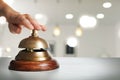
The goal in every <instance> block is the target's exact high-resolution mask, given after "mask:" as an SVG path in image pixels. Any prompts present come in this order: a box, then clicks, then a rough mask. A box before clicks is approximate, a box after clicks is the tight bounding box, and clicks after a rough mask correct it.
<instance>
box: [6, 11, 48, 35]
mask: <svg viewBox="0 0 120 80" xmlns="http://www.w3.org/2000/svg"><path fill="white" fill-rule="evenodd" d="M6 18H7V21H8V26H9V30H10V32H11V33H16V34H19V33H21V30H22V26H24V27H26V28H28V29H30V30H32V29H35V30H42V31H45V30H46V27H45V26H43V25H40V24H39V23H38V22H37V21H36V20H35V19H33V18H32V17H31V16H30V15H28V14H20V13H17V12H14V13H12V14H8V15H7V17H6Z"/></svg>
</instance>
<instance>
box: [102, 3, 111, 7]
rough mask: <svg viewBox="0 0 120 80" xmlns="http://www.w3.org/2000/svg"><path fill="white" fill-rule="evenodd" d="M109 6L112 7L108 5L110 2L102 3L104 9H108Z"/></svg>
mask: <svg viewBox="0 0 120 80" xmlns="http://www.w3.org/2000/svg"><path fill="white" fill-rule="evenodd" d="M111 6H112V3H110V2H105V3H103V7H104V8H110V7H111Z"/></svg>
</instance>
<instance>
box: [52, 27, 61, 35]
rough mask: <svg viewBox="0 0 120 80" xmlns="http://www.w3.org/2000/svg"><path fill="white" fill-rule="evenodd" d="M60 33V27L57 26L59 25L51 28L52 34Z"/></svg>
mask: <svg viewBox="0 0 120 80" xmlns="http://www.w3.org/2000/svg"><path fill="white" fill-rule="evenodd" d="M60 33H61V31H60V27H59V26H55V27H54V30H53V35H54V36H59V35H60Z"/></svg>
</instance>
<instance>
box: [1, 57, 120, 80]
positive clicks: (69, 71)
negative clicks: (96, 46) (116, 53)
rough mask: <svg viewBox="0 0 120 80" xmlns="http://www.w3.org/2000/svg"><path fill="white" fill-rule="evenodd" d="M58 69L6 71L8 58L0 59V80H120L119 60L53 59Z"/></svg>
mask: <svg viewBox="0 0 120 80" xmlns="http://www.w3.org/2000/svg"><path fill="white" fill-rule="evenodd" d="M55 59H56V60H57V61H58V63H59V65H60V68H59V69H56V70H51V71H39V72H20V71H11V70H8V65H9V62H10V61H11V59H10V58H0V80H120V59H119V58H72V57H71V58H70V57H66V58H64V57H60V58H55Z"/></svg>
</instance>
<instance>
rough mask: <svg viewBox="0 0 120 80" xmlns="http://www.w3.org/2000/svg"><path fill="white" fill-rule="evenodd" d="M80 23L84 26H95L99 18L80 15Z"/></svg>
mask: <svg viewBox="0 0 120 80" xmlns="http://www.w3.org/2000/svg"><path fill="white" fill-rule="evenodd" d="M79 24H80V25H81V27H83V28H94V27H95V26H96V24H97V20H96V18H95V17H92V16H87V15H85V16H82V17H80V20H79Z"/></svg>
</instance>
